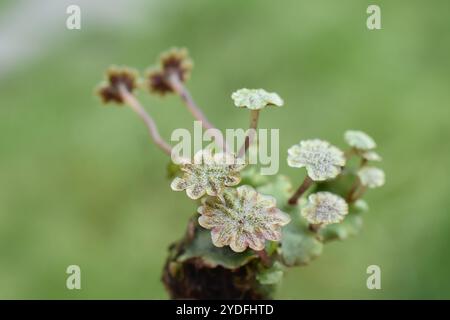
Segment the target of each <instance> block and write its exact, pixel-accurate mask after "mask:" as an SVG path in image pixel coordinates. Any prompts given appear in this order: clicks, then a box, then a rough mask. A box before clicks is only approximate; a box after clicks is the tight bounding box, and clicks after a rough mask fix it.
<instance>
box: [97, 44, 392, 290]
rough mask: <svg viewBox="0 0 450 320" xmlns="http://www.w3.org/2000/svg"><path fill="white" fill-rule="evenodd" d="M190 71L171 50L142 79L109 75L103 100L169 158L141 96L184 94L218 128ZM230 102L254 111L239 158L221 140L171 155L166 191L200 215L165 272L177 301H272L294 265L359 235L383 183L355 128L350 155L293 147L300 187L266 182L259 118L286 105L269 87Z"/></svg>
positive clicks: (368, 145) (325, 147) (317, 144)
mask: <svg viewBox="0 0 450 320" xmlns="http://www.w3.org/2000/svg"><path fill="white" fill-rule="evenodd" d="M191 70H192V62H191V60H190V58H189V57H188V54H187V51H186V50H185V49H172V50H170V51H168V52H166V53H164V54H162V55H161V57H160V60H159V64H158V66H157V67H154V68H151V69H149V71H148V72H147V73H146V75H145V77H144V79H138V73H137V72H136V71H133V70H130V69H128V68H123V67H113V68H110V69H109V70H108V72H107V75H106V81H105V82H104V83H103V84H101V86H100V87H99V88H98V91H97V92H98V94H99V95H100V97H101V98H102V100H103V101H104V102H105V103H110V102H114V103H116V104H119V105H126V106H128V107H130V108H131V109H132V110H133V111H134V112H135V113H136V114H137V115H138V116H139V117H140V118H141V119H142V120H143V121H144V123H145V125H146V127H147V129H148V131H149V134H150V137H151V138H152V140H153V142H154V143H155V144H156V145H157V146H158V147H159V148H160V149H161V150H162V151H163V152H164V153H165V154H167V155H169V156H170V155H171V154H172V147H171V146H170V144H169V143H168V142H166V141H165V140H164V139H163V138H162V137H161V135H160V134H159V131H158V128H157V126H156V123H155V121H154V120H153V118H152V117H151V116H150V115H149V114H148V112H147V111H146V110H145V109H144V107H143V106H142V105H141V103H140V102H139V101H138V99H137V98H136V96H135V94H134V93H135V91H136V90H137V89H140V88H142V87H144V88H146V89H148V91H149V92H150V93H153V94H159V95H161V96H164V95H166V94H176V95H178V96H179V97H180V98H181V100H182V102H183V103H184V105H185V106H186V107H187V109H188V110H189V111H190V112H191V113H192V115H193V116H194V117H195V119H197V120H198V121H201V123H202V126H203V127H204V128H205V129H215V126H214V125H213V124H212V123H211V122H210V121H209V120H208V119H207V118H206V116H205V115H204V114H203V112H202V111H201V109H200V108H199V107H198V105H197V104H196V103H195V101H194V100H193V98H192V96H191V94H190V93H189V91H188V90H187V88H186V86H185V82H186V81H187V79H188V78H189V76H190V73H191ZM231 97H232V100H233V101H234V105H235V106H236V107H238V108H244V109H248V110H249V112H250V124H249V130H248V131H247V135H246V137H245V140H244V142H243V143H242V145H241V146H240V147H239V148H238V149H237V150H236V152H234V150H229V148H228V143H227V141H224V139H220V138H216V139H215V140H214V141H215V143H216V146H217V148H214V149H211V148H209V149H203V150H198V151H197V152H196V153H195V155H194V157H193V159H180V158H178V159H177V158H174V156H173V155H172V159H175V160H177V161H176V162H177V163H176V164H175V163H171V164H170V165H169V166H168V168H169V177H170V178H171V183H170V184H168V187H169V185H170V187H171V189H172V190H174V191H181V192H185V193H186V195H187V196H188V197H189V198H191V199H192V200H194V201H196V202H195V205H194V206H193V207H192V208H187V209H186V210H192V211H193V215H192V218H191V219H190V220H189V222H188V225H187V230H186V233H185V235H184V236H183V237H182V238H181V239H180V240H178V241H176V242H174V243H173V244H172V245H171V246H170V247H169V255H168V258H167V261H166V263H165V266H164V270H163V276H162V280H163V282H164V284H165V286H166V288H167V290H168V292H169V294H170V296H171V297H172V298H200V299H211V298H215V299H221V298H228V299H230V298H231V299H262V298H271V297H272V296H273V293H274V290H275V288H276V286H277V285H278V284H279V283H280V281H281V280H282V277H283V274H284V272H286V269H287V268H290V267H295V266H302V265H306V264H308V263H310V262H311V261H312V260H313V259H315V258H317V257H318V256H319V255H320V254H321V253H322V250H323V245H324V244H326V243H328V242H330V241H333V240H345V239H347V238H348V237H350V236H353V235H356V234H357V233H358V232H359V231H360V229H361V227H362V215H363V214H364V213H365V212H366V211H368V205H367V203H366V202H365V201H364V200H363V199H362V198H363V196H364V194H365V192H366V190H367V189H368V188H377V187H380V186H382V185H383V184H384V181H385V176H384V172H383V171H382V170H381V169H379V168H376V167H374V166H373V165H372V163H373V162H377V161H381V157H380V156H379V155H378V154H377V153H376V152H375V151H374V149H375V148H376V144H375V142H374V140H373V139H372V138H371V137H370V136H369V135H367V134H366V133H364V132H362V131H355V130H349V131H347V132H345V134H344V140H345V141H346V143H347V144H348V148H347V150H346V151H342V150H341V149H339V148H338V147H336V146H334V145H332V144H330V143H329V142H327V141H324V140H319V139H305V140H301V141H300V142H298V143H297V144H294V145H293V146H292V147H290V148H289V150H288V151H287V163H288V165H289V166H290V167H292V168H294V169H299V170H301V169H302V168H305V171H306V175H305V178H304V180H303V181H302V182H301V183H299V186H298V187H297V188H294V185H295V183H296V182H297V181H294V182H292V181H291V180H290V179H289V178H288V177H286V176H284V175H281V174H278V175H275V176H263V175H260V174H259V173H258V171H257V170H255V166H251V165H249V164H248V161H247V157H246V155H248V153H250V152H252V148H253V151H254V149H255V148H258V144H257V143H256V144H254V143H253V142H254V136H255V129H256V128H257V126H258V119H259V116H260V113H261V111H262V110H263V109H264V108H266V107H268V106H275V107H281V106H283V104H284V101H283V100H282V99H281V98H280V96H279V95H278V94H276V93H270V92H267V91H265V90H263V89H240V90H237V91H236V92H234V93H233V94H232V95H231ZM171 161H173V160H171Z"/></svg>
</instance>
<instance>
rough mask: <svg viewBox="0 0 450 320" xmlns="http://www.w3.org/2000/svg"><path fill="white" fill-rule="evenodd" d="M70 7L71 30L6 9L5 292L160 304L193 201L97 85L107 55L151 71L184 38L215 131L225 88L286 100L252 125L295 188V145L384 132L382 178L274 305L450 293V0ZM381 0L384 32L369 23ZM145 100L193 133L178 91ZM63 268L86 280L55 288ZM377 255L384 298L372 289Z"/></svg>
mask: <svg viewBox="0 0 450 320" xmlns="http://www.w3.org/2000/svg"><path fill="white" fill-rule="evenodd" d="M77 3H79V4H80V6H81V10H82V29H81V30H80V31H69V30H67V29H66V28H65V19H66V17H67V15H66V13H65V8H66V6H67V4H68V3H65V2H64V1H61V2H60V1H58V2H57V1H39V2H38V1H31V0H29V1H0V19H1V20H0V40H1V41H0V49H1V50H0V52H2V51H3V53H5V52H6V53H8V50H10V49H11V48H14V46H13V44H14V45H15V46H16V47H17V48H19V49H22V51H20V50H19V49H17V50H18V51H17V52H22V53H23V55H21V54H18V53H14V54H9V55H7V54H4V55H3V56H1V55H0V62H1V64H0V298H32V299H35V298H44V299H48V298H63V299H70V298H75V299H76V298H125V299H131V298H136V299H148V298H150V299H155V298H162V299H165V298H167V295H166V293H165V290H164V288H163V285H162V283H161V281H160V274H161V269H162V266H163V263H164V260H165V258H166V253H167V247H168V245H169V244H170V243H171V242H172V241H174V240H176V239H177V238H179V237H180V236H181V235H182V234H183V232H184V229H185V225H186V222H187V219H188V218H189V216H190V215H191V214H192V212H193V210H194V209H195V205H194V203H193V202H191V201H189V200H188V198H187V197H186V196H185V195H184V194H183V193H175V192H172V191H171V190H170V188H169V183H170V182H169V181H168V180H167V178H166V173H165V166H166V164H167V162H168V159H167V158H166V157H165V156H164V155H163V154H162V153H161V152H160V151H159V150H158V149H157V148H156V147H155V146H153V145H152V144H150V143H149V139H148V137H147V132H146V130H145V127H144V126H143V125H142V123H141V122H140V121H139V119H138V118H137V117H136V116H135V115H134V114H133V113H132V112H131V111H130V110H128V109H125V108H117V107H115V106H108V107H103V106H102V105H101V104H100V102H99V100H98V99H97V98H96V97H95V96H94V95H93V88H94V87H95V86H96V84H97V83H98V82H99V81H100V80H101V79H102V77H103V73H104V70H105V69H106V68H107V67H108V66H109V65H110V64H119V65H122V64H124V65H129V66H132V67H135V68H138V69H140V70H143V69H145V68H146V67H147V66H149V65H151V64H153V63H154V62H155V59H156V57H157V56H158V54H159V53H160V52H161V51H163V50H165V49H167V48H169V47H171V46H174V45H176V46H186V47H188V48H189V50H190V53H191V56H192V57H193V59H194V61H195V68H194V71H193V76H192V79H191V80H190V81H189V83H188V86H189V88H190V89H191V91H192V93H193V94H194V96H195V97H196V99H197V100H198V102H199V103H200V104H201V105H202V106H203V108H204V111H205V112H206V113H207V115H208V116H209V118H210V120H211V121H213V122H214V123H216V124H217V125H218V126H219V127H220V128H222V129H225V128H236V127H246V126H247V116H248V115H247V113H243V112H242V111H240V110H237V109H236V108H234V106H233V105H232V101H231V99H230V94H231V92H232V91H234V90H235V89H238V88H241V87H262V88H266V89H268V90H272V91H276V92H278V93H279V94H280V95H281V96H282V97H283V98H284V100H285V103H286V104H285V107H284V108H282V109H276V110H275V109H271V110H268V111H267V112H264V113H263V114H262V116H261V119H260V120H261V122H260V124H261V127H262V128H280V129H281V130H280V139H281V168H280V171H281V172H282V173H285V174H288V175H289V176H291V177H292V179H293V180H294V181H299V182H300V180H301V178H302V175H303V172H302V170H294V169H292V168H288V167H287V165H286V164H285V160H284V157H285V156H284V155H285V151H286V150H287V148H288V147H289V146H290V145H292V144H294V143H296V142H298V141H299V140H300V139H305V138H314V137H320V138H323V139H327V140H329V141H330V142H332V143H334V144H336V145H338V146H342V147H343V146H344V143H343V138H342V135H343V132H344V131H345V130H346V129H361V130H364V131H366V132H368V133H370V134H371V135H372V136H373V137H374V138H375V139H376V140H377V142H378V145H379V149H378V150H379V152H380V153H381V155H382V156H383V158H384V162H383V164H382V167H383V169H385V171H386V174H387V183H386V186H385V187H384V188H381V189H377V190H374V191H371V192H369V193H368V195H367V197H366V199H367V200H368V201H369V204H370V207H371V210H370V212H369V213H368V214H366V216H365V221H364V222H365V225H364V230H363V232H362V233H361V234H360V235H359V236H358V237H355V238H351V239H350V240H348V241H345V242H336V243H331V244H329V245H327V246H326V247H325V250H324V253H323V255H322V256H321V257H320V258H319V259H317V260H315V261H314V262H313V263H312V264H311V265H309V266H307V267H302V268H297V269H292V270H290V271H289V272H288V274H287V276H286V278H285V279H284V282H283V284H282V286H281V288H280V290H279V293H278V295H277V297H278V298H288V299H307V298H312V299H316V298H324V299H330V298H342V299H354V298H368V299H382V298H387V299H391V298H399V299H410V298H427V299H428V298H450V276H449V274H448V273H449V270H450V255H449V244H450V233H449V231H448V230H449V228H450V212H449V207H450V198H449V196H448V194H449V189H450V188H449V187H450V179H449V178H448V174H449V170H448V166H449V163H450V108H449V107H450V106H449V101H450V73H449V72H450V60H449V56H450V55H449V53H450V22H449V21H450V20H449V13H450V3H449V2H448V1H446V0H443V1H439V0H437V1H432V2H431V1H428V2H427V1H414V0H408V1H406V0H403V1H360V0H343V1H332V0H318V1H317V0H315V1H313V0H308V1H306V0H305V1H299V0H291V1H269V0H267V1H264V0H248V1H206V0H204V1H200V0H194V1H192V0H189V1H185V0H184V1H182V0H176V1H175V0H172V1H107V2H106V1H96V2H95V7H94V4H93V3H92V1H91V3H90V2H89V1H75V0H74V1H71V2H70V4H77ZM374 3H375V4H378V5H380V6H381V12H382V30H378V31H369V30H368V29H367V28H366V18H367V14H366V8H367V6H368V5H369V4H374ZM37 4H38V5H37ZM32 5H34V7H32V8H34V9H33V10H31V9H30V8H29V6H32ZM27 6H28V7H27ZM27 8H28V9H27ZM94 9H95V10H94ZM27 10H28V11H27ZM108 10H109V11H108ZM23 12H27V13H26V14H28V15H29V16H28V17H26V16H24V15H23V14H22V13H23ZM5 30H7V34H6V35H5V33H3V37H1V35H2V32H5ZM16 40H17V41H16ZM19 40H20V41H19ZM18 43H19V44H18ZM21 46H22V47H21ZM2 58H3V61H1V59H2ZM140 97H141V98H142V100H143V101H144V102H145V104H146V105H147V106H148V108H149V110H150V112H151V113H152V114H153V115H154V117H155V118H156V120H157V122H158V123H159V126H160V129H161V131H162V134H163V135H164V136H165V137H167V138H169V137H170V133H171V132H172V130H174V129H175V128H179V127H186V128H192V119H191V118H190V115H189V114H188V112H187V111H186V110H185V109H184V107H183V106H182V104H181V102H180V101H179V100H178V99H177V98H176V97H166V98H164V99H161V98H158V97H153V96H150V95H148V94H146V93H144V92H143V93H141V94H140ZM244 114H245V115H244ZM70 264H77V265H79V266H80V267H81V270H82V290H79V291H77V290H73V291H70V290H67V289H66V287H65V281H66V277H67V275H66V273H65V270H66V268H67V266H68V265H70ZM371 264H376V265H379V266H380V267H381V269H382V290H368V289H367V288H366V278H367V274H366V268H367V266H368V265H371Z"/></svg>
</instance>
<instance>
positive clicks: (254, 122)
mask: <svg viewBox="0 0 450 320" xmlns="http://www.w3.org/2000/svg"><path fill="white" fill-rule="evenodd" d="M258 119H259V110H251V111H250V125H249V131H248V133H247V135H246V136H245V140H244V144H243V145H242V146H241V148H240V149H239V152H238V157H239V158H242V157H243V156H245V153H246V152H247V150H248V149H249V148H250V146H251V145H252V142H253V140H254V139H255V131H256V128H258Z"/></svg>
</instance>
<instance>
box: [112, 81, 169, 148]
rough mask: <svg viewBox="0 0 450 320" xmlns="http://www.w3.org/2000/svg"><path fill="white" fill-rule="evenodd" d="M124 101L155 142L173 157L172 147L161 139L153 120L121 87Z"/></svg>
mask: <svg viewBox="0 0 450 320" xmlns="http://www.w3.org/2000/svg"><path fill="white" fill-rule="evenodd" d="M119 92H120V96H121V97H122V99H123V101H124V102H125V103H126V104H127V105H128V106H129V107H130V108H131V109H132V110H133V111H134V112H135V113H136V114H137V115H138V116H139V117H140V118H141V119H142V120H143V121H144V123H145V125H146V126H147V129H148V132H149V134H150V137H151V138H152V140H153V142H154V143H155V144H156V145H157V146H158V147H159V148H160V149H161V150H162V151H164V153H166V154H167V155H169V156H170V155H171V153H172V147H171V146H170V145H169V144H168V143H167V142H166V141H165V140H164V139H163V138H162V137H161V135H160V134H159V131H158V127H157V126H156V123H155V121H154V120H153V118H152V117H151V116H150V115H149V114H148V113H147V111H145V109H144V107H143V106H142V105H141V103H140V102H139V100H138V99H136V97H135V96H134V95H133V94H132V93H131V92H130V91H128V90H127V88H126V87H125V86H123V85H120V86H119Z"/></svg>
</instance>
